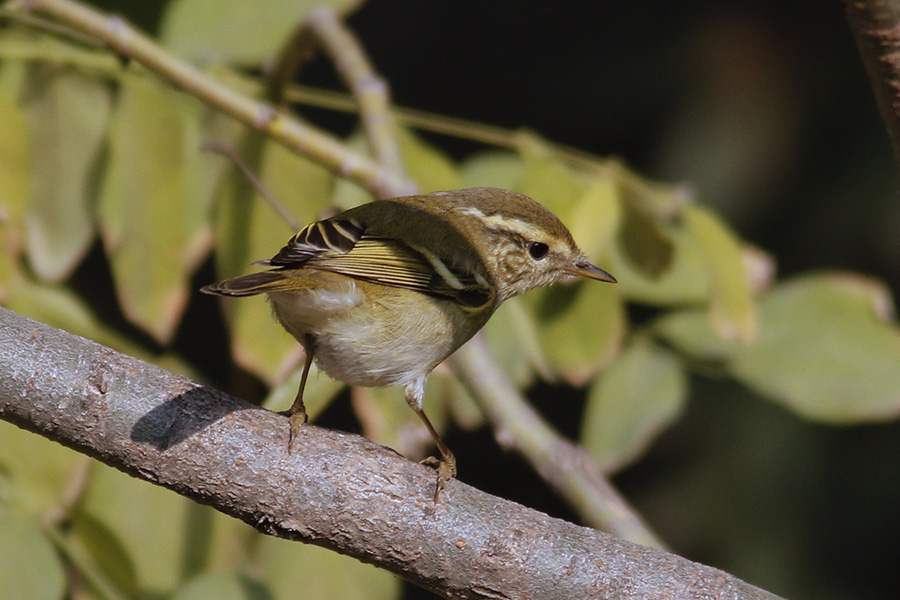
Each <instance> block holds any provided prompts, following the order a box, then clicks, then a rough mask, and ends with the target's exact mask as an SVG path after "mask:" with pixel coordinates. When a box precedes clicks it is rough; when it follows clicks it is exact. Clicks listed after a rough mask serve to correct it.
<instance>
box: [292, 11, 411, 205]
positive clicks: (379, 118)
mask: <svg viewBox="0 0 900 600" xmlns="http://www.w3.org/2000/svg"><path fill="white" fill-rule="evenodd" d="M306 23H307V24H308V26H309V31H310V32H312V33H313V34H315V36H316V38H317V39H318V40H319V43H320V44H321V46H322V48H323V49H324V50H325V52H326V53H327V54H328V56H329V57H330V58H331V60H332V62H333V63H334V66H335V68H336V69H337V72H338V74H339V75H340V76H341V79H342V80H343V81H344V85H346V86H347V88H348V89H349V90H350V91H351V93H352V94H353V96H354V98H356V101H357V105H358V108H359V116H360V119H361V120H362V124H363V129H364V130H365V132H366V140H367V141H368V143H369V148H370V150H371V151H372V154H373V155H374V156H375V159H376V160H377V161H378V163H379V164H380V165H381V166H382V167H384V168H386V169H388V170H390V171H391V172H392V173H394V175H395V176H397V177H398V178H404V177H405V172H406V170H405V167H404V165H403V156H402V154H401V152H400V144H399V143H398V141H397V132H396V128H395V123H394V116H393V114H392V112H391V103H390V92H389V91H388V85H387V83H386V82H385V81H384V79H382V78H381V77H379V76H378V75H377V74H376V72H375V69H374V68H373V67H372V63H371V62H370V61H369V59H368V57H367V56H366V53H365V51H364V50H363V47H362V45H361V44H360V43H359V40H358V39H357V38H356V36H355V35H353V34H352V33H351V32H350V31H349V30H348V29H347V27H346V26H345V25H344V24H343V22H342V21H341V20H340V19H339V18H338V16H337V14H336V13H335V11H334V10H333V9H331V8H319V9H316V10H314V11H313V12H312V13H310V15H309V17H308V18H307V19H306ZM410 184H411V187H410V190H409V193H415V190H414V189H413V186H412V182H410Z"/></svg>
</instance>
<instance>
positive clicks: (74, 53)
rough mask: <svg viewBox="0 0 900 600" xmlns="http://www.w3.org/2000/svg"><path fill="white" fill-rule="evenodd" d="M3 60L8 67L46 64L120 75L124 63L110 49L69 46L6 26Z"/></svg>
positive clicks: (0, 33) (1, 39)
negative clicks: (17, 63)
mask: <svg viewBox="0 0 900 600" xmlns="http://www.w3.org/2000/svg"><path fill="white" fill-rule="evenodd" d="M0 59H4V61H6V62H7V64H10V63H12V62H13V61H18V62H20V63H26V62H45V63H54V64H56V65H60V66H75V67H78V68H79V69H80V70H81V71H83V72H91V73H98V72H99V73H108V74H110V75H113V74H116V73H118V72H119V71H120V70H121V68H122V62H121V61H120V60H119V58H118V56H116V55H115V54H114V53H112V52H110V51H109V50H108V49H107V48H102V47H96V48H94V47H87V46H86V45H83V44H78V43H74V42H69V41H67V40H66V39H63V38H62V37H61V36H57V35H47V32H38V31H36V30H35V29H30V28H26V27H19V26H17V25H16V24H14V23H13V22H11V21H9V22H7V23H6V25H5V26H4V28H3V29H2V30H0Z"/></svg>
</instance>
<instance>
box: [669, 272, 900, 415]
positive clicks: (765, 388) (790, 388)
mask: <svg viewBox="0 0 900 600" xmlns="http://www.w3.org/2000/svg"><path fill="white" fill-rule="evenodd" d="M872 290H876V292H872ZM886 297H887V292H886V291H883V288H881V287H880V286H877V285H874V284H872V283H869V282H866V283H865V284H860V278H853V277H850V276H846V275H821V274H817V275H808V276H804V277H798V278H796V279H793V280H790V281H789V282H786V283H783V284H781V285H778V286H776V287H774V288H772V289H771V290H770V291H769V292H768V293H767V294H766V295H765V296H763V297H762V299H761V300H760V302H759V305H758V315H759V326H758V332H757V337H756V339H755V340H754V341H753V342H752V343H751V344H743V343H740V342H735V341H726V340H723V339H721V338H720V337H718V336H717V335H716V334H715V332H714V330H713V329H712V327H711V326H710V324H709V321H708V319H706V318H705V317H704V316H703V315H702V313H700V312H699V311H684V312H680V313H676V314H673V315H669V316H667V317H664V318H663V319H661V320H660V321H659V322H658V324H657V327H656V330H657V331H658V333H659V334H660V335H661V336H662V337H663V338H664V339H665V340H666V341H667V342H668V343H670V344H672V345H673V346H675V347H678V348H682V349H684V350H685V351H686V352H688V353H689V354H691V355H693V356H695V357H697V358H701V359H706V360H712V361H716V362H720V363H721V364H722V365H723V366H724V367H725V368H726V369H727V370H728V371H729V372H730V373H731V374H732V375H733V376H734V377H735V378H737V379H738V380H740V381H742V382H743V383H745V384H746V385H747V386H748V387H751V388H753V389H755V390H757V391H758V392H760V393H761V394H763V395H765V396H768V397H769V398H772V399H773V400H775V401H776V402H778V403H780V404H783V405H784V406H786V407H787V408H789V409H791V410H793V411H794V412H796V413H798V414H800V415H802V416H804V417H806V418H808V419H812V420H816V421H824V422H830V423H836V424H849V423H857V422H867V421H879V420H885V419H891V418H895V417H896V416H897V414H900V392H898V390H900V332H898V330H897V327H896V325H895V324H894V323H893V322H891V323H886V322H885V321H884V317H883V315H884V309H883V307H884V306H885V304H886V301H885V298H886Z"/></svg>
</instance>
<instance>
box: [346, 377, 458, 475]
mask: <svg viewBox="0 0 900 600" xmlns="http://www.w3.org/2000/svg"><path fill="white" fill-rule="evenodd" d="M446 384H447V381H446V379H443V378H440V377H429V378H428V385H427V388H426V390H425V399H424V401H423V410H424V411H425V414H426V415H428V420H429V421H431V423H432V424H433V425H434V428H435V429H437V430H438V432H442V431H444V430H445V429H446V428H447V414H448V413H447V402H446V400H445V399H444V398H443V397H442V396H443V393H444V391H445V389H446ZM352 399H353V412H354V413H355V414H356V416H357V418H358V419H359V421H360V423H361V424H362V426H363V435H364V436H366V437H367V438H369V439H370V440H372V441H373V442H377V443H379V444H382V445H384V446H388V447H390V448H393V449H394V450H396V451H397V452H399V453H400V454H402V455H404V456H406V457H408V458H409V459H410V460H418V459H421V458H423V457H425V456H426V455H427V454H428V451H429V449H430V448H432V447H433V443H432V439H431V435H430V434H429V433H428V430H427V429H426V428H425V425H424V423H423V422H422V420H421V419H419V416H418V415H417V414H416V413H415V411H413V410H412V409H411V408H410V407H409V404H407V402H406V397H405V395H404V390H403V388H402V387H399V386H394V387H387V388H353V390H352Z"/></svg>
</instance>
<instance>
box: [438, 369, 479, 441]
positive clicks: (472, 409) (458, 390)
mask: <svg viewBox="0 0 900 600" xmlns="http://www.w3.org/2000/svg"><path fill="white" fill-rule="evenodd" d="M429 381H439V382H440V385H439V387H438V390H440V395H439V399H440V402H441V404H443V405H445V406H447V407H448V408H449V411H450V415H451V416H452V417H453V422H454V423H456V424H457V425H458V426H459V427H461V428H462V429H465V430H467V431H474V430H475V429H478V428H479V427H481V426H483V425H484V423H485V418H484V413H483V412H482V411H481V408H480V407H479V406H478V403H477V402H475V399H474V398H472V395H471V394H469V391H468V390H467V389H466V387H465V386H464V385H463V384H462V382H460V381H459V380H458V379H457V378H456V377H455V376H454V375H452V374H450V373H445V372H444V370H443V369H442V368H441V367H440V366H439V367H438V368H437V369H436V370H435V371H434V372H433V373H432V374H431V375H430V376H429Z"/></svg>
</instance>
